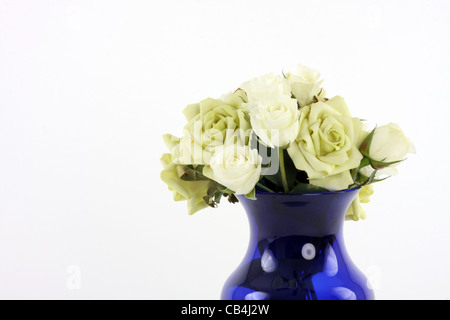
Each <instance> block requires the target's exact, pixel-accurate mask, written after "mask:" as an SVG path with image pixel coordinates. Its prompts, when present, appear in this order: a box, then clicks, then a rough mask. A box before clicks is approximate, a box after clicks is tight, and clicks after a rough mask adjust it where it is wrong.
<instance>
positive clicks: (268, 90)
mask: <svg viewBox="0 0 450 320" xmlns="http://www.w3.org/2000/svg"><path fill="white" fill-rule="evenodd" d="M239 88H240V89H242V90H244V91H245V92H246V93H247V97H248V102H249V103H258V102H259V101H260V100H262V99H264V98H267V97H274V96H289V97H290V96H291V87H290V85H289V81H287V80H286V79H285V78H284V77H282V76H279V75H276V74H274V73H268V74H265V75H262V76H260V77H257V78H252V79H250V80H249V81H247V82H244V83H243V84H241V85H240V86H239Z"/></svg>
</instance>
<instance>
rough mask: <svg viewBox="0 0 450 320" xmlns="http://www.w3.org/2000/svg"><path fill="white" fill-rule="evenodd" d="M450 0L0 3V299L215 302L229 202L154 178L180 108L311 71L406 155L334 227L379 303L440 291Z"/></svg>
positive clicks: (233, 241)
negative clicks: (183, 194)
mask: <svg viewBox="0 0 450 320" xmlns="http://www.w3.org/2000/svg"><path fill="white" fill-rule="evenodd" d="M449 17H450V1H438V0H433V1H412V0H408V1H380V0H377V1H283V0H278V1H262V0H259V1H243V0H239V1H236V0H227V1H211V0H201V1H200V0H199V1H193V0H181V1H173V0H172V1H171V0H165V1H130V0H127V1H125V0H124V1H111V0H108V1H107V0H105V1H93V0H92V1H81V0H77V1H75V0H74V1H62V0H60V1H56V0H55V1H25V0H22V1H12V0H11V1H5V0H0V298H3V299H218V298H219V295H220V290H221V287H222V285H223V283H224V281H225V280H226V278H227V277H228V275H229V274H230V273H231V272H232V271H233V270H234V268H235V267H236V266H237V265H238V263H239V262H240V261H241V259H242V257H243V254H244V252H245V250H246V246H247V240H248V224H247V218H246V216H245V212H244V210H243V209H242V208H241V207H240V206H239V205H234V206H233V205H231V204H228V203H225V202H224V203H223V204H222V205H221V206H220V208H219V209H216V210H214V209H207V210H204V211H201V212H199V213H197V214H196V215H194V216H188V215H187V213H186V206H185V205H186V204H185V203H175V202H173V201H172V195H171V193H170V192H169V191H168V190H167V188H166V186H165V185H164V184H163V183H162V182H161V181H160V178H159V173H160V171H161V165H160V162H159V159H160V157H161V155H162V153H164V152H167V150H166V148H165V146H164V144H163V142H162V139H161V136H162V135H163V134H164V133H172V134H175V135H180V134H181V132H182V127H183V126H184V118H183V115H182V110H183V109H184V107H185V106H186V105H187V104H190V103H195V102H198V101H199V100H201V99H204V98H207V97H218V96H220V95H221V94H222V93H225V92H227V91H230V90H234V89H236V87H237V86H238V85H239V84H240V83H242V82H244V81H246V80H247V79H249V78H250V77H254V76H258V75H261V74H263V73H267V72H276V73H281V71H282V70H286V69H288V68H291V67H292V66H295V65H296V64H297V63H302V64H305V65H307V66H310V67H313V68H316V69H318V70H319V71H320V72H321V74H322V76H323V78H324V80H325V81H324V86H325V88H326V90H327V91H328V93H329V96H333V95H336V94H339V95H342V96H343V97H344V98H345V99H346V101H347V104H348V105H349V107H350V110H351V112H352V113H353V115H354V116H358V117H360V118H364V119H369V120H371V121H372V122H373V123H378V124H379V125H381V124H384V123H388V122H396V123H399V124H400V126H401V127H402V128H403V130H404V131H405V133H406V134H407V135H408V136H409V137H410V139H411V140H412V141H413V142H414V144H415V146H416V148H417V154H416V155H411V156H409V158H408V160H407V161H406V162H405V163H403V164H402V165H401V166H400V167H399V175H397V176H395V177H393V178H391V179H390V180H387V181H385V182H383V183H381V184H379V185H376V186H375V188H376V191H375V195H374V196H373V198H372V202H371V203H370V204H368V205H366V206H365V208H366V211H367V216H368V217H367V219H366V220H364V221H359V222H346V223H345V239H346V244H347V248H348V250H349V253H350V256H351V257H352V258H353V260H354V262H355V263H356V264H357V265H358V266H359V267H360V268H361V270H362V271H363V272H364V273H365V274H366V275H367V276H368V277H369V279H370V281H371V283H372V285H373V286H374V288H375V293H376V297H377V298H378V299H449V298H450V289H449V285H450V275H449V270H450V258H449V255H448V252H449V249H448V245H449V238H448V232H449V225H450V217H449V204H448V198H449V196H448V194H449V193H448V191H449V187H448V186H449V179H450V175H449V170H450V169H449V165H448V161H449V156H450V153H449V146H448V145H449V128H448V123H449V117H450V111H449V110H450V103H449V101H450V90H449V83H450V59H449V57H450V43H449V36H450V19H448V18H449Z"/></svg>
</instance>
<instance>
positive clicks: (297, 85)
mask: <svg viewBox="0 0 450 320" xmlns="http://www.w3.org/2000/svg"><path fill="white" fill-rule="evenodd" d="M286 78H287V79H288V81H289V83H290V85H291V90H292V94H293V95H294V97H296V98H297V100H298V103H299V105H300V106H301V107H303V106H307V105H310V104H311V103H312V102H313V99H314V96H317V95H322V93H324V92H321V89H320V86H321V85H322V80H319V79H320V73H319V72H318V71H317V70H314V69H311V68H308V67H305V66H302V65H300V64H299V65H298V66H297V73H296V74H292V73H287V74H286Z"/></svg>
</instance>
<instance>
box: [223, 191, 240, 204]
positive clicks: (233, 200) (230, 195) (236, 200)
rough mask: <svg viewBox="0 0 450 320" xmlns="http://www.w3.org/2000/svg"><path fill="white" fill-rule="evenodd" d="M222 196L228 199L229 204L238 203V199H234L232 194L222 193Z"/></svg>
mask: <svg viewBox="0 0 450 320" xmlns="http://www.w3.org/2000/svg"><path fill="white" fill-rule="evenodd" d="M223 196H224V197H227V198H228V202H230V203H238V202H239V199H238V198H236V196H235V195H234V193H224V194H223Z"/></svg>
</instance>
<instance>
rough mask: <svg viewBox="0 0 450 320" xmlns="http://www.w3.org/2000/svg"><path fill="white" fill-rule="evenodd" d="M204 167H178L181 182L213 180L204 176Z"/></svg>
mask: <svg viewBox="0 0 450 320" xmlns="http://www.w3.org/2000/svg"><path fill="white" fill-rule="evenodd" d="M203 167H204V166H196V167H194V166H192V165H188V166H184V167H183V166H178V167H177V170H178V174H179V176H180V179H181V180H185V181H199V180H211V179H209V178H207V177H205V176H204V175H203V174H202V171H203Z"/></svg>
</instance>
